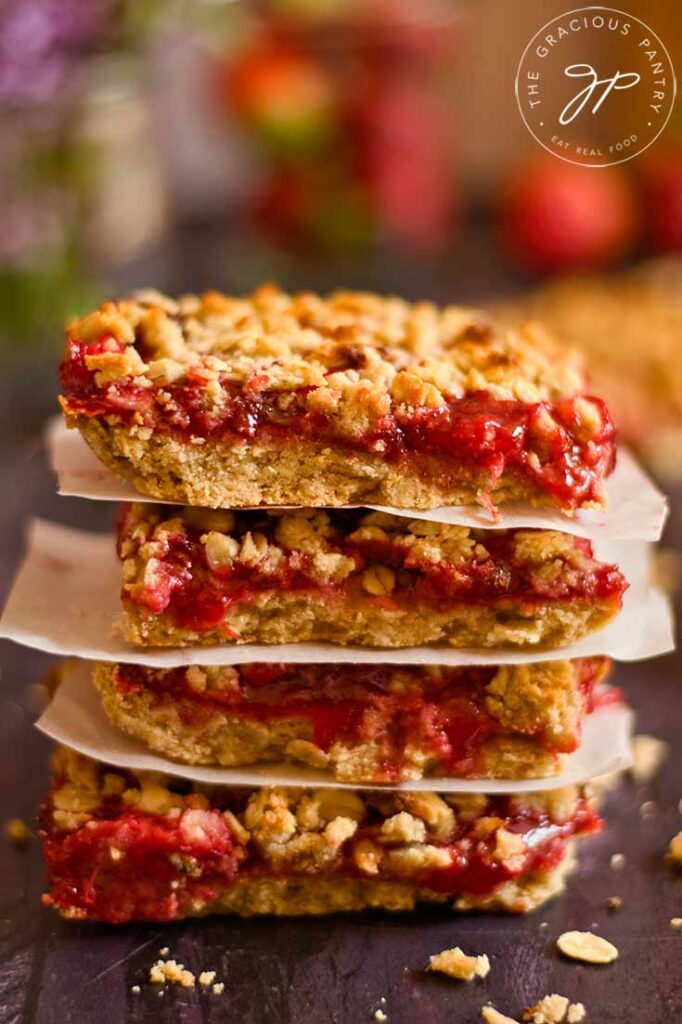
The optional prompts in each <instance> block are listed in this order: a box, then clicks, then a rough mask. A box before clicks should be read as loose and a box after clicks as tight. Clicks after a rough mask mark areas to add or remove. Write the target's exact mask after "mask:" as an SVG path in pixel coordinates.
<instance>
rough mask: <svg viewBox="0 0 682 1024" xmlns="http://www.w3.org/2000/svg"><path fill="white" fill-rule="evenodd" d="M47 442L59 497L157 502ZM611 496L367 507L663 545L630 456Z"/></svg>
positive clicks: (657, 518)
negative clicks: (599, 504) (565, 504)
mask: <svg viewBox="0 0 682 1024" xmlns="http://www.w3.org/2000/svg"><path fill="white" fill-rule="evenodd" d="M47 441H48V449H49V454H50V462H51V465H52V468H53V470H54V471H55V473H56V474H57V479H58V483H59V493H60V494H64V495H70V496H72V497H78V498H94V499H99V500H109V501H152V500H154V499H152V498H146V497H145V496H144V495H141V494H139V493H138V491H137V490H136V489H135V488H134V487H133V485H132V484H131V483H129V482H128V481H127V480H124V479H123V478H122V477H118V476H116V475H115V474H114V473H112V472H110V470H108V469H107V468H106V467H105V466H103V465H102V463H101V462H100V461H99V459H98V458H97V456H96V455H95V454H94V452H92V451H91V449H90V448H89V447H88V445H87V444H86V443H85V441H84V440H83V438H82V437H81V435H80V434H79V433H78V431H77V430H67V429H66V426H65V424H64V422H63V420H62V419H61V418H55V419H54V420H53V421H52V422H51V423H50V424H49V426H48V430H47ZM608 491H609V508H608V511H607V512H605V513H604V512H597V511H592V510H587V511H582V512H577V513H576V514H575V515H574V516H572V517H570V518H569V517H568V516H565V515H563V514H562V513H561V512H559V511H554V510H552V509H536V508H533V507H532V506H530V505H528V504H525V503H513V504H509V505H503V506H501V508H500V512H501V517H500V518H499V519H498V520H494V519H493V518H492V517H491V515H490V513H489V512H488V511H487V510H486V509H484V508H482V507H477V506H461V505H460V506H458V505H451V506H445V507H443V508H435V509H428V510H422V511H412V510H409V511H408V510H406V509H399V508H391V507H390V506H386V505H368V506H366V507H367V508H373V509H378V510H379V511H383V512H390V513H392V514H393V515H399V516H407V517H408V518H410V519H428V520H431V521H432V522H438V523H451V524H453V525H456V526H472V527H482V528H484V529H503V528H511V527H518V526H525V527H537V528H539V529H545V530H562V531H563V532H564V533H573V534H576V535H577V536H579V537H590V538H592V539H596V538H598V537H604V538H607V539H610V540H645V541H657V540H659V539H660V537H661V533H662V531H663V526H664V524H665V520H666V517H667V514H668V505H667V501H666V499H665V497H664V495H663V494H661V492H660V491H658V490H657V489H656V487H654V485H653V483H652V482H651V480H650V479H649V477H648V476H647V475H646V474H645V473H644V472H643V470H642V469H641V468H640V467H639V466H638V464H637V463H636V462H635V460H634V458H633V457H632V455H631V454H630V453H629V452H628V451H624V450H621V451H620V452H619V455H618V463H617V466H616V469H615V471H614V473H613V474H612V476H611V477H609V480H608ZM166 504H169V503H166Z"/></svg>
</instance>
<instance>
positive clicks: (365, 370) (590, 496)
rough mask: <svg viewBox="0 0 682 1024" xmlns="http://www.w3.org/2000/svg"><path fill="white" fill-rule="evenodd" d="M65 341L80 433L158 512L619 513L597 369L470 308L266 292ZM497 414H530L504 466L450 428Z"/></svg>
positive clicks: (128, 313) (147, 295) (142, 304)
mask: <svg viewBox="0 0 682 1024" xmlns="http://www.w3.org/2000/svg"><path fill="white" fill-rule="evenodd" d="M67 337H68V345H67V358H66V360H65V362H64V364H63V369H62V380H63V390H64V395H63V396H62V398H61V403H62V406H63V409H64V412H65V415H66V419H67V423H68V424H69V426H72V427H77V428H78V429H79V430H81V432H82V433H83V435H84V437H85V438H86V440H87V441H88V443H89V444H90V445H91V446H92V448H93V450H94V451H95V452H96V454H97V455H98V456H99V457H100V458H101V459H102V460H103V461H104V462H105V463H106V465H107V466H109V468H111V469H113V470H114V471H116V472H120V473H122V474H123V475H126V476H127V477H129V478H130V479H131V480H132V481H133V482H134V483H135V484H136V486H138V487H139V488H140V490H141V491H142V492H143V493H145V494H148V495H151V496H153V497H159V498H163V499H165V500H172V501H181V502H185V503H188V504H196V505H200V504H203V505H210V506H211V507H217V506H232V507H237V506H239V505H240V504H246V503H248V504H258V503H263V502H268V503H271V504H272V503H275V502H277V503H280V504H299V503H301V502H304V503H306V504H311V505H312V504H325V505H338V504H342V503H351V502H359V501H363V500H364V501H372V502H373V503H378V502H384V503H390V504H396V505H400V506H402V507H428V506H429V505H433V504H435V503H470V502H472V501H481V502H483V503H486V504H490V501H491V496H492V497H493V498H494V500H495V501H498V502H499V501H508V500H513V499H518V498H528V499H529V500H531V501H535V502H538V503H541V504H555V505H559V506H561V507H563V508H566V509H571V508H574V507H578V506H590V505H602V504H604V502H605V492H604V478H605V476H606V475H607V473H608V472H610V469H611V468H612V463H613V452H614V435H613V427H612V424H611V421H610V417H609V415H608V411H607V410H606V409H605V407H604V406H603V403H600V402H599V401H598V400H596V399H593V398H590V397H585V396H584V394H583V392H584V389H585V376H584V371H583V367H582V362H581V360H580V359H578V358H577V357H576V355H575V354H574V353H573V352H571V351H570V350H567V349H562V348H561V347H559V346H557V345H556V344H555V343H554V342H553V340H552V339H551V338H549V337H548V336H547V335H546V334H545V332H544V331H542V330H541V329H540V328H538V327H536V326H533V327H527V326H522V327H520V328H518V329H512V330H505V331H501V330H500V329H499V328H497V327H495V325H494V324H493V323H492V322H489V321H487V320H486V319H485V318H484V317H483V316H482V315H481V314H480V313H478V312H476V311H472V310H468V309H462V308H459V307H448V308H445V309H439V308H437V307H436V306H434V305H433V304H431V303H427V302H421V303H416V304H413V305H411V304H409V303H407V302H405V301H403V300H402V299H397V298H382V297H379V296H376V295H371V294H369V293H355V292H337V293H334V294H333V295H331V296H330V297H329V298H326V299H324V298H321V297H319V296H316V295H313V294H311V293H308V292H305V293H300V294H298V295H293V296H290V295H286V294H285V293H283V292H281V291H279V290H278V289H276V288H275V287H273V286H264V287H262V288H259V289H258V290H257V291H255V292H254V293H253V294H252V295H251V296H248V297H247V298H243V299H242V298H233V297H230V296H226V295H221V294H219V293H217V292H207V293H205V294H203V295H201V296H184V297H183V298H181V299H179V300H178V301H175V300H173V299H169V298H168V297H166V296H163V295H160V294H158V293H155V292H144V293H138V294H137V295H136V296H135V297H133V298H131V299H123V300H120V301H117V302H107V303H105V304H104V305H103V306H102V307H101V308H100V309H99V310H96V311H95V312H93V313H90V314H89V315H88V316H86V317H84V318H82V319H80V320H77V321H74V322H72V323H71V324H70V325H69V328H68V332H67ZM472 397H473V398H475V400H476V401H475V403H474V405H471V403H470V404H469V405H467V404H466V401H465V400H468V399H469V398H472ZM485 401H487V402H488V405H486V406H485V410H488V412H489V413H490V411H491V410H492V409H493V408H494V409H495V410H497V413H496V414H499V415H500V416H501V418H502V423H501V426H500V430H504V422H505V421H506V417H507V415H508V413H509V410H510V409H512V407H513V408H515V409H518V410H521V409H523V410H524V413H523V417H522V418H523V422H524V427H523V431H524V441H523V444H522V445H521V447H520V449H519V451H518V452H516V453H515V454H512V452H511V448H513V447H514V443H511V444H510V443H508V442H507V443H505V444H502V445H500V446H499V447H498V449H497V450H496V451H495V452H492V441H491V438H490V436H489V434H490V431H489V429H488V430H483V427H482V426H481V430H482V435H481V437H480V438H479V440H477V441H476V443H475V444H474V442H473V440H472V436H471V432H469V431H466V430H465V434H467V435H468V436H467V437H466V440H464V439H462V438H460V440H459V441H458V442H457V445H456V447H453V446H454V445H455V440H454V430H453V429H451V428H450V427H447V426H446V425H445V423H446V420H447V417H449V416H450V415H451V413H452V411H453V409H455V407H456V409H457V415H458V416H460V415H461V416H464V417H469V418H472V419H471V422H473V420H474V419H475V418H476V417H479V418H480V414H481V412H482V410H483V406H482V405H481V402H485ZM476 403H478V405H476ZM499 403H502V406H500V405H499ZM434 417H435V421H437V422H435V421H434ZM444 417H445V418H444ZM427 421H428V422H427ZM447 422H448V423H449V422H450V420H447ZM465 422H470V420H469V419H465ZM410 425H412V426H415V429H416V433H415V434H414V437H413V438H412V440H409V439H408V437H407V434H406V429H409V428H410ZM424 425H427V426H428V430H427V433H428V437H429V438H431V440H428V438H427V439H426V440H425V439H424V437H423V436H422V434H423V430H424ZM434 427H435V429H432V428H434ZM287 429H288V430H289V431H290V433H289V434H287ZM510 429H511V427H510ZM521 429H522V428H521V427H520V426H518V427H517V428H516V433H515V434H514V437H516V438H517V439H518V438H520V436H521ZM437 434H438V439H437V441H436V443H435V447H434V446H433V442H434V439H436V435H437ZM445 435H448V436H449V440H447V443H446V436H445ZM519 443H520V442H519ZM301 444H303V451H302V453H300V452H298V451H297V449H299V447H300V445H301ZM557 445H560V446H561V449H562V452H563V454H562V456H561V458H559V459H557V457H556V449H557ZM448 446H449V447H448ZM204 447H205V448H206V450H202V449H203V448H204ZM282 449H284V450H282ZM553 453H554V454H553ZM566 459H568V462H570V463H571V469H570V472H567V469H566V467H567V465H568V462H566ZM296 463H302V465H303V469H304V472H303V474H302V476H301V475H297V473H296V470H295V464H296ZM562 463H565V464H564V465H563V471H562V469H561V468H560V466H561V464H562ZM199 472H200V473H201V474H202V475H203V478H204V479H203V481H199V480H198V479H197V474H198V473H199ZM317 474H322V477H321V478H318V479H317V480H316V481H313V480H312V479H311V477H313V475H317ZM562 474H563V479H562V480H560V477H562ZM578 477H581V480H580V481H579V480H578ZM401 481H402V482H401Z"/></svg>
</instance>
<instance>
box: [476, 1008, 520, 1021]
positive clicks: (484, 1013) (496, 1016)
mask: <svg viewBox="0 0 682 1024" xmlns="http://www.w3.org/2000/svg"><path fill="white" fill-rule="evenodd" d="M481 1017H483V1020H484V1021H485V1024H519V1022H518V1021H517V1020H514V1019H513V1017H505V1015H504V1014H503V1013H500V1011H499V1010H496V1009H495V1007H494V1006H483V1007H481Z"/></svg>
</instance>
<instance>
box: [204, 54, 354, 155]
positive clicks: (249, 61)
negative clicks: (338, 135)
mask: <svg viewBox="0 0 682 1024" xmlns="http://www.w3.org/2000/svg"><path fill="white" fill-rule="evenodd" d="M217 88H218V94H219V96H220V98H221V101H222V102H227V103H229V105H230V106H231V107H232V109H233V110H234V111H235V112H236V113H237V115H238V116H239V117H241V118H242V119H243V120H244V121H245V122H246V123H247V124H249V125H250V127H251V128H252V129H253V130H254V131H255V132H257V133H258V134H259V135H260V136H261V137H262V139H263V141H264V142H266V143H267V144H268V145H271V146H274V147H275V148H277V149H285V150H295V151H299V150H304V151H305V150H310V149H318V148H319V147H320V146H322V145H325V144H326V142H327V141H328V139H329V136H330V135H331V133H332V131H333V121H334V109H335V106H336V95H335V89H334V83H333V81H332V80H331V79H330V77H329V75H328V74H327V72H326V70H325V68H324V67H323V66H322V65H321V64H320V63H319V61H317V60H315V58H314V57H311V56H309V55H307V54H306V53H302V52H301V51H300V50H298V49H296V48H295V47H293V46H290V45H288V44H285V43H282V42H279V41H275V40H271V39H269V38H264V39H262V40H258V41H257V42H255V43H254V45H253V46H252V47H251V48H250V49H248V50H244V51H243V52H242V53H240V54H239V55H238V56H236V57H235V59H234V62H233V63H232V65H231V66H226V67H221V68H220V69H219V71H218V79H217Z"/></svg>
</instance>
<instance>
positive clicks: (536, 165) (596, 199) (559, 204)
mask: <svg viewBox="0 0 682 1024" xmlns="http://www.w3.org/2000/svg"><path fill="white" fill-rule="evenodd" d="M499 212H500V226H501V232H502V240H503V244H504V245H505V248H506V249H507V251H508V252H509V253H510V255H511V256H512V257H513V258H514V259H516V260H517V261H518V262H520V263H521V264H523V265H524V266H525V267H527V268H529V269H531V270H538V271H549V272H552V271H554V272H557V271H567V270H574V269H576V268H579V267H601V266H606V265H608V264H610V263H614V262H616V261H617V260H619V259H621V258H622V257H623V256H625V255H626V254H627V253H628V252H629V250H630V249H631V247H632V245H633V243H634V241H635V239H636V237H637V234H638V231H639V224H640V216H639V208H638V202H637V197H636V195H635V193H634V191H633V189H632V186H631V185H630V182H629V180H628V178H627V177H626V176H625V175H624V174H623V172H622V171H620V170H619V169H618V168H616V167H598V168H595V167H579V166H577V165H575V164H569V163H566V162H565V161H563V160H559V159H558V158H557V157H553V156H551V155H547V156H543V155H539V156H534V157H533V158H532V159H531V160H527V161H524V163H523V164H521V165H520V166H519V167H517V168H516V170H515V171H514V172H513V174H512V176H511V178H510V180H509V182H508V184H507V187H506V188H505V190H504V194H503V197H502V201H501V205H500V211H499Z"/></svg>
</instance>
